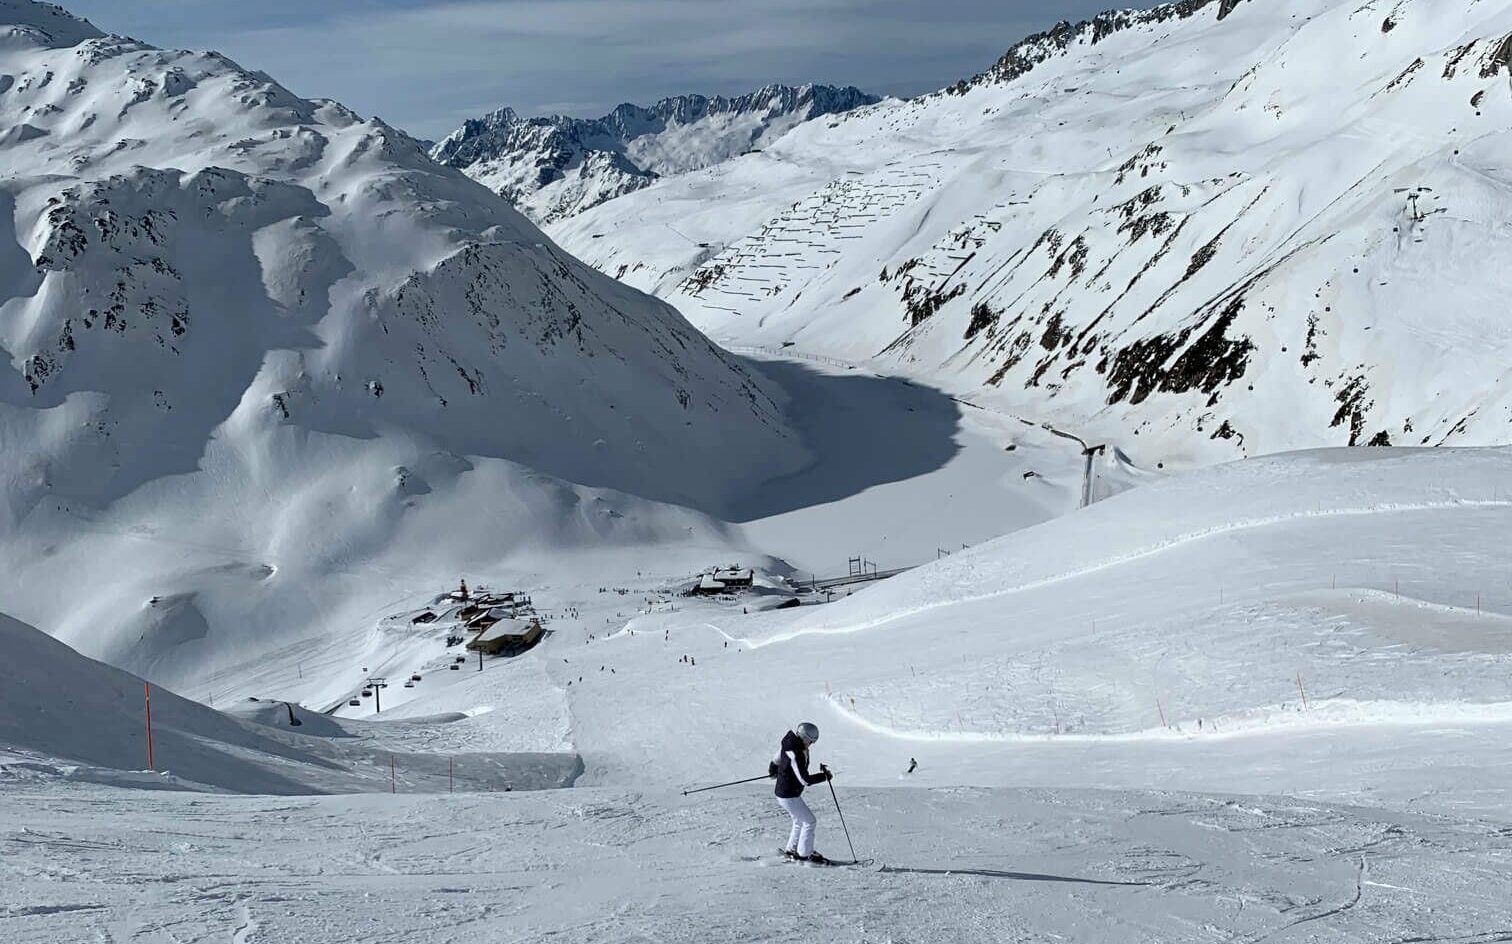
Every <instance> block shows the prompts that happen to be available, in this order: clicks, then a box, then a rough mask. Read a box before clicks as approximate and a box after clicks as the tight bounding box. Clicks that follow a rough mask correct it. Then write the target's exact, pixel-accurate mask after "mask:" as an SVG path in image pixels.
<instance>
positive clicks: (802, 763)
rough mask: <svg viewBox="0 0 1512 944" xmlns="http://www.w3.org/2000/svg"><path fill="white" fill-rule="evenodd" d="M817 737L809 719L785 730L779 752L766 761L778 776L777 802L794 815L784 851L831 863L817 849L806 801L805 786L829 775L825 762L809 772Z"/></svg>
mask: <svg viewBox="0 0 1512 944" xmlns="http://www.w3.org/2000/svg"><path fill="white" fill-rule="evenodd" d="M818 740H819V728H818V726H817V725H815V724H813V723H812V722H809V721H805V722H803V723H802V724H800V725H798V728H797V730H795V731H789V732H788V733H787V734H784V735H783V736H782V746H781V747H780V748H778V749H777V756H775V757H773V758H772V762H771V763H770V764H768V765H767V776H769V777H775V778H776V779H777V789H776V790H775V791H774V792H775V793H776V794H777V802H778V803H779V804H781V805H782V808H783V809H784V810H787V813H788V815H789V816H791V817H792V818H793V831H792V833H791V834H790V835H789V836H788V841H787V846H786V847H785V848H784V849H783V850H782V854H783V855H785V856H787V857H788V858H789V859H792V860H794V861H797V862H812V863H814V864H815V865H828V864H829V860H828V859H826V858H825V857H824V856H822V855H820V854H819V853H817V852H815V851H814V825H815V820H814V814H813V812H812V811H810V810H809V808H808V804H807V803H805V802H803V788H804V787H806V786H813V785H814V784H816V783H824V782H825V781H827V780H829V779H830V772H829V768H828V767H825V766H824V765H823V764H820V765H819V772H818V773H817V774H811V773H809V769H808V765H809V746H810V745H812V744H813V743H814V742H815V741H818Z"/></svg>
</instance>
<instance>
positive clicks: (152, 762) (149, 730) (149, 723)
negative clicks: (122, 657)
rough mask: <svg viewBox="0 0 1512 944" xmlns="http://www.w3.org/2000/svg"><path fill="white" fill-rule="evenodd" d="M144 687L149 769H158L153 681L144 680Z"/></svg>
mask: <svg viewBox="0 0 1512 944" xmlns="http://www.w3.org/2000/svg"><path fill="white" fill-rule="evenodd" d="M142 688H143V690H144V691H145V692H146V695H147V769H148V770H152V771H156V770H157V763H156V762H155V761H156V759H155V758H154V757H153V755H152V683H151V682H143V683H142Z"/></svg>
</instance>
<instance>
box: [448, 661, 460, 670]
mask: <svg viewBox="0 0 1512 944" xmlns="http://www.w3.org/2000/svg"><path fill="white" fill-rule="evenodd" d="M447 668H449V669H451V670H452V671H453V672H459V671H461V669H462V666H460V665H458V664H457V663H455V662H453V663H452V664H451V665H449V666H447Z"/></svg>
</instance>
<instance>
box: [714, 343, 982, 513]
mask: <svg viewBox="0 0 1512 944" xmlns="http://www.w3.org/2000/svg"><path fill="white" fill-rule="evenodd" d="M741 360H742V361H743V362H744V364H745V366H746V367H747V368H748V369H749V370H751V371H752V372H754V373H758V374H761V375H762V376H764V377H766V378H767V379H768V380H770V381H771V382H773V383H775V384H776V385H778V386H779V387H781V388H782V391H783V393H784V394H786V402H785V404H784V407H783V409H784V413H785V414H786V416H787V420H788V423H789V424H790V425H791V426H792V427H793V428H794V429H795V430H797V432H798V434H799V435H800V436H801V437H802V438H803V444H804V446H805V447H806V448H807V449H808V451H809V453H810V457H811V458H810V461H809V463H808V464H807V465H806V466H804V468H803V469H801V470H799V471H797V472H794V473H791V474H789V475H784V476H781V477H779V478H775V479H771V480H769V481H767V482H765V483H764V484H763V485H761V486H760V487H759V488H757V489H755V490H754V491H752V492H751V493H750V494H749V495H747V496H745V497H744V498H741V499H736V500H733V501H731V502H730V507H729V508H727V509H726V512H725V515H724V517H726V519H727V520H729V521H734V522H738V523H745V522H748V521H754V520H757V519H760V518H769V517H771V516H773V515H780V514H783V513H785V512H790V511H798V510H800V509H803V508H811V507H814V506H816V505H824V504H828V503H830V502H834V501H839V500H840V499H842V498H849V497H850V496H852V495H856V494H859V493H861V492H864V491H866V490H867V489H869V488H873V487H875V486H878V485H885V484H887V483H889V482H901V481H905V480H907V479H911V478H917V477H918V476H921V475H927V474H929V473H930V472H934V471H935V470H937V469H940V468H942V467H943V466H945V464H946V463H948V462H950V460H951V459H952V458H954V457H955V455H956V454H957V453H958V452H960V445H959V443H957V441H956V434H957V432H958V431H959V429H960V427H961V410H960V406H959V405H958V404H957V403H956V402H955V401H954V400H952V399H951V398H950V397H948V396H946V395H945V394H944V393H942V392H941V391H939V390H936V389H934V388H932V387H926V386H923V385H920V384H916V383H912V382H910V381H906V380H901V379H896V378H889V377H877V376H873V375H869V374H863V373H859V372H853V373H843V374H835V373H825V372H823V371H820V370H818V369H815V368H812V367H809V366H807V365H804V364H796V363H792V362H789V361H766V360H754V359H750V358H741Z"/></svg>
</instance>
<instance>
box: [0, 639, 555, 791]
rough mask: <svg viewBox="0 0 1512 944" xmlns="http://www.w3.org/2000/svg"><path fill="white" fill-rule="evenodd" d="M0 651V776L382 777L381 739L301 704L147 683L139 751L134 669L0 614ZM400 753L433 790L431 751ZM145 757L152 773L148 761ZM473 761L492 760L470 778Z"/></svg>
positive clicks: (543, 782) (518, 771)
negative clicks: (239, 699) (223, 697)
mask: <svg viewBox="0 0 1512 944" xmlns="http://www.w3.org/2000/svg"><path fill="white" fill-rule="evenodd" d="M0 651H3V652H4V653H5V658H4V659H3V660H0V779H10V778H14V777H18V776H25V775H27V774H28V773H30V774H31V775H33V776H40V777H44V778H50V777H56V776H59V775H61V776H63V777H66V778H70V779H75V780H83V781H95V782H103V783H113V784H117V785H121V786H131V787H147V788H157V789H164V788H167V789H189V790H196V789H206V788H209V789H214V790H223V791H229V792H233V793H278V794H310V793H327V792H372V791H374V790H377V789H380V788H381V787H382V786H384V785H385V784H386V782H387V780H388V778H389V776H390V772H389V769H388V764H389V757H390V755H389V752H388V749H385V748H383V747H382V746H381V745H377V744H373V743H370V742H369V738H367V737H362V738H357V737H353V736H352V734H351V733H350V732H348V731H347V730H346V729H345V728H344V727H342V726H340V725H339V724H337V723H336V722H333V721H331V720H329V719H326V718H323V717H322V716H320V715H318V714H313V713H311V712H309V711H307V710H305V709H303V708H299V709H297V710H296V709H294V708H293V707H291V706H288V705H286V704H284V703H281V702H280V703H264V704H258V705H249V707H250V708H252V709H254V710H253V711H251V712H246V714H247V715H248V718H247V719H243V718H236V717H231V716H228V715H226V714H222V713H220V712H218V711H214V710H212V709H210V708H207V707H205V706H204V705H201V704H199V703H197V702H193V701H189V700H188V699H184V698H180V697H179V696H178V695H175V694H174V693H173V692H171V691H168V690H166V689H162V688H156V689H153V690H152V691H151V697H150V707H151V721H152V725H151V730H152V740H151V748H150V751H149V745H148V737H147V732H148V707H149V699H148V690H147V687H146V685H145V684H144V683H143V681H142V680H141V679H139V678H137V677H135V676H132V675H128V674H127V673H125V672H122V671H120V670H119V669H115V668H112V667H110V666H108V665H103V664H101V663H99V662H95V661H93V660H91V659H86V658H84V657H83V656H81V655H79V654H78V653H77V652H75V651H73V650H72V649H70V648H69V647H67V646H65V645H63V644H62V643H60V642H58V641H57V640H55V639H52V638H49V637H48V636H47V635H46V634H44V633H42V632H41V631H40V630H37V629H34V628H32V627H30V626H27V625H25V624H24V623H20V622H17V621H16V620H13V619H11V618H10V617H9V616H5V615H4V614H0ZM253 717H255V718H257V720H249V719H251V718H253ZM290 718H293V719H294V720H296V721H298V722H299V724H298V727H292V726H290V725H289V723H288V719H290ZM346 724H348V725H352V726H353V727H354V728H355V729H356V730H357V731H358V732H360V733H363V734H366V733H367V730H366V729H365V728H364V727H363V726H362V725H360V724H354V723H352V722H346ZM402 756H403V760H404V766H405V770H406V775H407V778H409V779H411V781H412V782H413V783H426V784H427V785H429V786H431V787H432V788H434V787H435V785H436V784H437V778H438V776H439V777H445V776H447V774H448V768H447V766H446V765H445V764H444V763H442V764H437V763H436V759H435V758H428V757H425V756H422V755H413V754H410V753H408V752H404V753H403V754H402ZM149 758H150V759H151V760H152V761H153V763H154V764H155V765H156V772H152V771H149V770H148V760H149ZM472 760H473V761H474V762H473V763H463V764H462V765H461V771H462V776H463V783H464V789H472V788H477V787H479V786H480V785H485V784H489V783H499V782H501V781H503V780H504V779H505V778H507V780H508V782H510V783H511V785H512V786H513V787H515V788H524V789H537V788H551V787H561V786H565V785H569V784H571V782H572V780H573V779H574V778H575V777H576V775H577V771H578V770H579V769H580V767H579V763H578V761H577V758H575V757H572V756H571V755H567V754H556V755H553V754H493V755H484V756H480V757H475V758H473V759H472ZM483 762H486V765H487V766H489V767H491V768H492V769H491V770H489V771H488V773H487V775H486V777H483V778H478V777H477V776H476V774H477V773H478V772H479V770H480V768H482V767H484V766H485V763H483ZM396 766H397V763H396ZM443 782H444V781H443Z"/></svg>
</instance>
